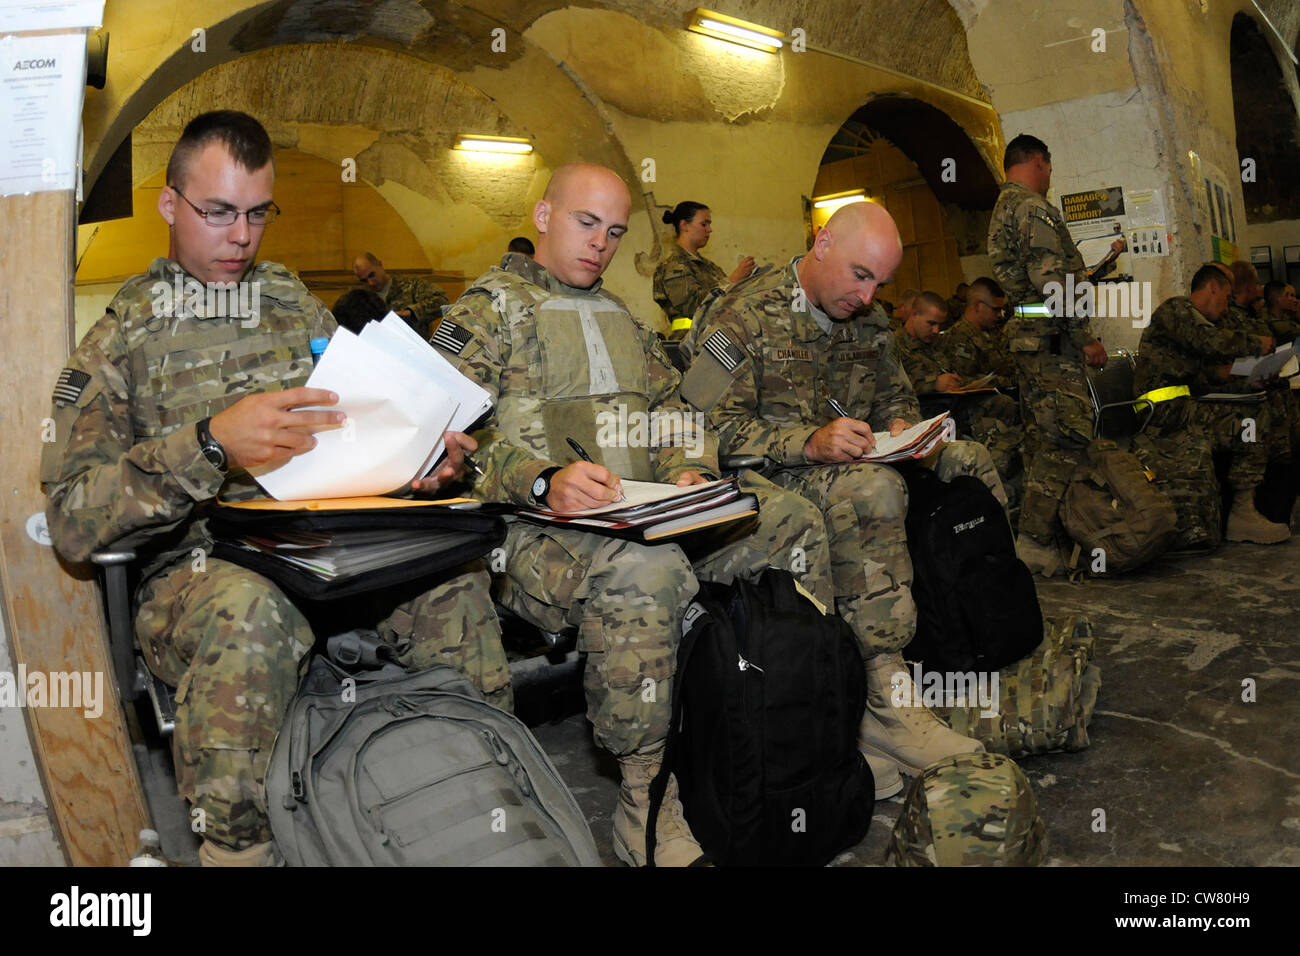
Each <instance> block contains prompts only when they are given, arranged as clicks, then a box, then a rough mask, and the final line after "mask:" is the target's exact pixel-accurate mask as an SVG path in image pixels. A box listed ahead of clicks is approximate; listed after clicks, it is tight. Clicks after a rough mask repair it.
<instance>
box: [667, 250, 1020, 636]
mask: <svg viewBox="0 0 1300 956" xmlns="http://www.w3.org/2000/svg"><path fill="white" fill-rule="evenodd" d="M797 262H798V260H797V259H796V260H794V261H793V262H791V263H790V265H789V266H787V267H786V268H785V269H772V268H768V269H765V270H763V271H762V272H760V273H759V274H757V275H755V276H752V277H750V278H748V279H745V280H743V281H741V282H740V283H737V284H736V285H735V286H733V287H732V288H731V290H730V291H729V292H727V293H726V294H725V295H723V296H722V297H720V298H719V299H716V300H714V302H712V303H711V304H710V305H709V306H708V308H707V309H705V311H704V313H703V315H701V316H699V317H698V319H697V322H696V324H695V326H694V327H693V328H692V329H691V332H690V334H689V335H688V336H687V338H686V340H685V342H684V343H683V348H684V350H685V351H686V352H687V353H688V354H689V355H691V356H693V360H692V363H691V365H690V370H689V371H688V372H687V374H686V376H685V378H684V379H683V381H682V397H683V398H685V399H686V400H687V401H689V402H690V403H691V404H692V405H694V406H695V407H696V408H698V409H700V410H701V411H703V412H704V413H705V414H706V415H707V416H708V423H709V425H710V427H712V428H714V429H715V430H716V431H717V433H718V438H719V441H720V443H721V445H722V447H723V448H724V449H725V450H726V451H727V453H729V454H738V455H755V454H757V455H766V456H767V457H769V458H771V459H772V460H774V461H775V462H776V463H777V464H778V465H781V466H783V469H782V470H781V471H779V472H778V473H777V474H776V476H775V477H774V478H773V481H775V482H776V483H777V484H779V485H781V486H782V487H785V488H789V489H791V490H793V491H797V492H798V493H799V494H800V495H802V496H804V497H805V498H807V499H809V500H810V501H812V502H813V503H814V504H815V505H817V507H818V509H819V510H820V512H821V513H822V515H824V517H825V520H826V529H827V532H828V534H829V535H830V548H831V562H832V570H833V577H834V587H835V607H836V610H837V611H838V612H839V614H840V615H841V616H842V617H843V618H844V619H845V620H846V621H848V622H849V624H850V626H852V627H853V629H854V632H855V633H856V634H857V635H858V638H859V640H860V641H861V643H862V646H863V648H864V652H865V656H866V657H874V656H876V655H877V654H881V653H889V652H893V651H897V650H900V649H901V648H902V647H903V646H904V645H905V644H906V643H907V642H908V641H909V640H910V639H911V637H912V634H913V632H914V629H915V624H916V608H915V606H914V605H913V603H912V596H911V589H910V586H911V581H912V562H911V558H910V557H909V555H908V551H907V535H906V533H905V531H904V524H903V522H904V519H905V517H906V513H907V490H906V487H905V485H904V483H903V479H902V478H901V477H900V476H899V475H898V473H897V472H896V471H895V470H894V469H893V468H890V467H888V466H884V465H874V464H867V463H852V464H835V465H815V464H811V463H810V462H808V460H807V459H806V458H805V457H804V454H803V448H804V444H805V442H807V440H808V438H809V436H811V435H812V433H813V432H814V431H816V430H817V428H818V427H820V426H821V425H823V424H825V423H827V422H829V421H831V420H833V419H834V418H835V417H836V416H835V415H834V413H833V412H832V411H831V409H830V407H829V405H828V403H827V399H828V398H834V399H836V400H838V401H839V402H840V403H841V404H842V405H843V406H844V408H845V410H846V411H848V412H849V413H850V414H851V415H854V416H855V417H857V418H859V419H861V420H863V421H866V422H868V423H869V424H870V425H871V426H872V428H874V429H875V430H877V431H881V430H884V429H886V428H887V427H888V425H889V422H890V421H892V420H893V419H895V418H903V419H906V420H908V421H912V422H915V421H917V420H918V418H919V414H920V410H919V408H918V406H917V401H916V395H915V393H914V392H913V391H912V386H911V383H909V382H908V380H907V375H906V374H905V373H904V372H903V369H902V367H901V366H900V365H899V364H898V362H897V360H896V358H895V356H894V350H893V343H892V337H891V335H890V333H889V328H888V320H887V319H886V318H885V314H884V312H883V311H882V310H880V309H879V308H872V310H871V311H870V312H869V313H868V314H867V315H865V316H863V317H861V318H857V319H854V320H852V321H846V322H837V323H835V325H834V327H833V329H832V331H831V332H830V333H829V334H828V333H827V332H826V331H824V330H823V328H822V327H821V325H819V324H818V322H817V321H816V319H815V318H814V316H813V315H812V314H811V312H810V311H809V310H808V309H802V310H798V309H796V307H795V303H796V301H798V302H800V303H801V304H803V303H805V302H806V300H805V299H804V298H803V296H802V295H798V296H797V295H796V293H797V292H798V291H799V281H798V276H797V273H796V271H795V269H796V263H797ZM936 471H937V472H938V473H939V474H940V476H941V477H943V478H945V479H948V478H951V477H953V476H954V475H956V474H960V473H969V474H974V475H976V477H979V478H980V479H981V480H983V481H984V482H985V483H986V484H987V485H988V486H989V487H990V488H991V489H992V490H993V493H994V494H995V495H996V496H997V497H998V500H999V501H1001V502H1002V503H1003V504H1004V505H1005V504H1006V497H1005V494H1004V493H1003V490H1002V485H1001V482H1000V481H999V480H998V477H997V472H996V471H995V469H994V467H993V462H992V460H991V459H990V458H989V455H988V452H987V451H986V450H985V449H984V448H982V447H981V446H979V445H977V444H974V443H971V442H953V443H950V444H948V445H947V446H945V448H944V451H943V453H942V454H941V455H940V456H939V461H938V464H937V466H936Z"/></svg>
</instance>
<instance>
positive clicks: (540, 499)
mask: <svg viewBox="0 0 1300 956" xmlns="http://www.w3.org/2000/svg"><path fill="white" fill-rule="evenodd" d="M559 470H560V469H559V468H555V467H552V468H547V469H546V470H545V471H544V472H542V473H541V474H540V475H538V476H537V477H536V478H535V479H534V480H533V489H532V490H533V500H534V501H535V502H537V503H538V504H539V505H541V506H542V507H543V508H544V507H546V496H547V495H549V494H550V493H551V476H552V475H554V474H555V473H556V472H557V471H559Z"/></svg>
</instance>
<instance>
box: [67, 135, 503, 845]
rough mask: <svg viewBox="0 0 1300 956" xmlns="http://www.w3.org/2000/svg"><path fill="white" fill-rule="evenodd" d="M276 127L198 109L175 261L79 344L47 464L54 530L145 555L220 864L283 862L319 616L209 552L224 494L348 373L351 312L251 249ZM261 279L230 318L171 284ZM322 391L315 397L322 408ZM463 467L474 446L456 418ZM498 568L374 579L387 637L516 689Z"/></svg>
mask: <svg viewBox="0 0 1300 956" xmlns="http://www.w3.org/2000/svg"><path fill="white" fill-rule="evenodd" d="M274 180H275V168H274V165H273V163H272V159H271V140H270V138H269V137H268V136H267V134H266V130H265V129H263V128H262V126H261V124H260V123H258V122H257V120H255V119H253V117H251V116H248V115H246V114H244V113H237V112H231V111H218V112H213V113H205V114H203V115H202V116H199V117H196V118H195V119H194V120H193V121H191V122H190V124H189V125H188V126H186V128H185V131H184V133H183V134H182V136H181V139H180V141H179V142H178V143H177V145H176V147H175V149H174V151H173V153H172V157H171V161H170V162H169V163H168V167H167V186H166V187H165V188H164V189H163V190H162V193H161V195H160V197H159V199H158V211H159V213H160V214H161V215H162V218H163V219H164V220H165V221H166V223H167V225H168V227H169V231H170V240H169V250H168V255H167V256H166V257H165V258H159V259H155V260H154V261H153V263H152V264H150V266H149V268H148V270H147V271H146V272H145V273H144V274H143V275H138V276H133V277H132V278H130V279H128V280H127V281H126V282H125V283H124V284H123V286H122V288H121V289H120V290H119V291H118V293H117V295H116V296H115V297H114V298H113V301H112V302H111V303H110V304H109V307H108V310H107V313H106V314H105V315H104V316H103V318H101V319H100V320H99V321H98V322H97V323H95V325H94V327H92V328H91V330H90V331H89V332H88V333H87V334H86V337H85V338H84V339H83V340H82V341H81V344H80V345H79V346H78V347H77V350H76V351H75V352H74V353H73V354H72V356H71V357H70V358H69V359H68V364H67V367H66V368H64V369H63V371H62V373H61V374H60V375H59V379H58V382H57V384H56V385H55V388H54V410H53V413H52V417H53V419H54V422H55V441H54V442H52V443H50V444H47V445H46V446H45V449H44V452H43V456H42V459H41V482H42V486H43V488H44V490H45V494H46V496H47V506H46V514H47V516H48V519H49V527H50V536H51V539H52V541H53V544H54V546H55V547H56V548H57V549H58V551H59V553H60V554H61V555H63V557H64V558H66V559H67V560H69V561H74V562H78V561H85V560H86V559H87V558H88V557H89V556H90V554H91V553H92V552H93V551H95V550H97V549H99V548H103V547H105V546H107V545H110V544H113V543H115V542H119V541H121V539H123V538H125V537H126V536H128V535H129V536H130V537H131V543H132V544H133V545H134V546H135V547H136V551H137V554H138V555H139V563H140V580H141V584H140V586H139V588H138V589H137V591H136V594H135V598H136V603H137V605H138V608H139V610H138V611H137V613H136V618H135V631H136V637H137V638H138V640H139V644H140V650H141V652H142V654H143V656H144V658H145V661H146V663H147V664H148V666H149V669H150V670H151V671H153V673H154V674H156V675H158V677H160V678H161V679H162V680H163V681H165V682H166V683H168V684H172V685H175V686H176V702H177V713H176V729H175V736H174V738H173V753H174V756H175V765H176V780H177V785H178V788H179V790H180V792H181V795H182V796H184V797H186V798H187V799H188V800H189V801H190V802H191V803H192V804H193V806H194V808H195V810H196V811H201V813H200V812H196V813H195V814H194V817H193V819H194V820H195V822H196V823H195V825H196V827H198V826H200V821H201V829H202V833H203V845H202V848H201V849H200V850H199V859H200V861H201V862H202V863H204V864H205V865H208V864H211V865H240V866H248V865H266V864H269V863H271V862H272V860H273V851H272V842H271V832H270V824H269V821H268V819H267V814H266V795H265V788H264V785H263V784H264V779H265V775H266V767H267V763H268V761H269V758H270V752H271V745H272V743H273V742H274V740H275V737H276V734H277V733H278V731H279V729H280V725H281V723H282V722H283V719H284V715H285V713H286V712H287V710H288V707H289V704H290V702H291V701H292V698H293V695H294V692H295V690H296V688H297V686H298V681H299V678H300V677H301V675H302V672H303V671H304V670H305V665H306V658H307V654H308V652H309V651H310V650H311V647H312V644H313V640H314V638H313V633H312V629H311V626H310V624H309V623H308V621H307V618H306V617H305V616H304V614H303V613H302V611H301V610H300V609H299V608H298V607H296V606H295V605H294V604H293V603H292V602H290V601H289V600H288V598H286V597H285V595H284V594H283V593H282V592H281V591H280V589H279V588H278V587H277V586H276V585H275V584H273V583H272V582H271V581H269V580H267V579H266V578H264V577H262V576H261V575H258V574H255V573H253V572H252V571H248V570H246V569H244V568H242V567H239V566H238V565H235V564H232V563H229V562H226V561H222V560H219V559H216V558H212V557H210V556H209V555H210V552H211V548H212V540H211V537H210V536H209V534H208V530H207V517H208V513H209V509H210V508H211V506H212V504H213V502H214V500H215V499H216V497H217V496H218V494H220V496H221V497H222V499H223V500H230V499H232V498H241V497H253V496H257V495H259V494H260V492H259V491H258V489H257V486H256V484H255V483H254V481H253V479H252V477H251V476H250V474H249V470H250V469H254V468H257V467H258V466H272V465H277V464H280V463H283V462H284V461H286V460H288V459H289V458H290V457H292V456H294V455H297V454H300V453H302V452H305V451H307V450H308V449H310V448H312V447H314V446H315V444H316V439H315V437H314V435H313V433H314V432H315V431H319V430H321V429H323V428H330V427H339V426H340V425H341V424H342V420H343V415H342V413H340V412H337V411H332V410H329V409H328V407H326V408H321V406H330V405H333V404H335V403H336V402H337V401H338V396H337V395H335V394H334V393H332V392H329V391H326V390H323V389H317V388H307V387H305V383H306V381H307V377H308V375H309V373H310V372H311V368H312V354H311V350H310V341H311V339H313V338H316V337H319V336H327V335H329V334H331V333H332V332H333V331H334V329H335V322H334V318H333V317H332V316H331V315H330V313H329V312H328V310H326V308H325V307H324V306H323V305H321V303H320V302H318V301H317V300H316V299H315V298H313V297H312V295H311V293H309V292H308V291H307V289H306V287H305V286H303V284H302V283H301V282H300V281H299V280H298V279H297V278H296V277H295V276H294V275H293V274H292V273H290V272H289V271H288V270H287V269H286V268H285V267H284V266H282V265H278V264H276V263H273V262H260V263H258V262H255V260H256V256H257V250H258V246H259V244H260V243H261V240H262V235H263V233H264V232H265V229H266V226H267V225H268V224H269V223H270V222H271V220H272V219H273V218H274V217H275V216H276V214H277V213H278V212H279V210H278V208H277V207H276V205H275V203H274V202H273V201H272V198H271V191H272V187H273V185H274ZM244 284H252V285H254V286H255V287H256V290H257V294H256V296H247V297H245V296H239V297H238V298H239V299H241V300H245V299H252V298H256V300H257V301H258V302H259V303H260V308H259V314H258V316H257V319H258V320H257V321H256V322H249V321H245V320H241V319H239V318H238V317H232V316H229V315H224V314H222V315H213V314H210V312H211V310H209V309H207V308H206V303H205V301H204V297H203V296H198V295H195V296H192V297H191V296H189V295H188V294H187V295H184V296H178V297H175V298H173V299H172V300H171V301H170V302H169V303H167V308H165V309H159V308H158V307H157V303H158V301H159V300H160V299H165V298H166V297H165V296H161V295H160V293H159V290H160V289H166V288H168V287H180V288H182V289H186V288H189V287H192V286H203V287H207V288H209V289H211V288H212V287H213V286H214V285H215V286H229V285H237V286H241V287H242V286H243V285H244ZM307 407H310V408H313V409H314V410H310V411H309V410H304V409H305V408H307ZM446 439H447V447H448V449H449V461H448V464H447V465H446V466H445V467H443V468H442V469H440V470H439V472H438V473H437V475H436V476H434V477H433V478H430V479H425V480H424V481H422V482H418V483H417V485H418V487H417V488H416V489H415V490H420V491H425V490H432V489H433V488H435V487H436V486H437V485H438V483H439V482H440V481H446V480H448V479H450V478H451V477H452V476H453V475H454V474H456V473H457V472H458V471H459V469H460V467H461V465H462V464H463V454H464V452H466V451H473V450H474V448H476V447H477V446H476V444H475V443H474V441H473V440H472V439H470V438H468V437H467V436H465V435H461V434H459V433H455V432H448V433H447V435H446ZM489 586H490V581H489V579H488V576H487V572H486V570H485V569H483V568H482V567H481V566H480V567H478V568H474V569H460V570H458V571H456V572H453V573H451V574H449V575H447V576H445V577H443V578H440V579H439V580H438V581H437V582H436V583H435V584H434V585H433V586H432V587H431V588H430V589H429V590H428V591H426V592H424V593H423V594H420V595H418V596H415V597H413V598H412V597H411V595H410V593H409V592H407V593H405V594H402V595H400V596H391V597H386V596H385V595H383V594H379V595H376V596H375V597H374V603H375V605H376V607H375V610H376V613H375V614H374V619H377V620H379V624H378V630H379V633H380V636H381V637H382V638H384V639H385V640H386V641H388V642H389V643H390V644H392V645H393V646H394V648H395V650H396V656H397V658H398V660H399V661H400V662H401V663H402V664H403V665H404V666H406V667H409V668H412V669H422V668H427V667H429V666H431V665H432V664H433V663H435V662H442V663H448V664H452V665H453V666H457V667H459V668H460V669H461V670H462V671H463V672H465V674H466V675H467V676H468V677H469V678H470V680H471V681H473V682H474V684H475V685H476V686H477V687H478V688H479V689H480V690H482V691H483V692H484V694H485V695H486V696H487V698H488V699H489V700H490V701H492V702H494V703H497V704H501V705H505V706H508V705H509V703H510V689H509V676H510V675H509V669H508V665H507V663H506V660H505V653H504V650H503V649H502V647H501V642H500V628H499V625H498V624H497V620H496V616H495V613H494V612H493V610H492V604H491V600H490V598H489V597H488V588H489Z"/></svg>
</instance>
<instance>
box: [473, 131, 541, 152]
mask: <svg viewBox="0 0 1300 956" xmlns="http://www.w3.org/2000/svg"><path fill="white" fill-rule="evenodd" d="M455 148H456V149H463V150H466V151H468V152H472V153H509V154H512V155H516V156H523V155H526V154H528V153H531V152H532V151H533V143H532V140H530V139H528V138H527V137H523V136H472V135H467V134H464V133H462V134H461V135H460V136H457V137H456V147H455Z"/></svg>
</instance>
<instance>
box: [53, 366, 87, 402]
mask: <svg viewBox="0 0 1300 956" xmlns="http://www.w3.org/2000/svg"><path fill="white" fill-rule="evenodd" d="M89 382H90V375H89V373H87V372H83V371H82V370H81V369H79V368H65V369H64V370H63V371H62V372H60V373H59V380H58V382H56V383H55V385H54V404H56V405H75V404H77V399H79V398H81V393H82V392H83V391H85V388H86V385H87V384H88V383H89Z"/></svg>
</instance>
